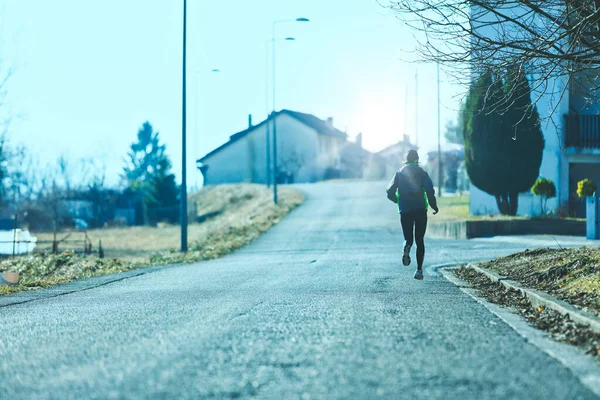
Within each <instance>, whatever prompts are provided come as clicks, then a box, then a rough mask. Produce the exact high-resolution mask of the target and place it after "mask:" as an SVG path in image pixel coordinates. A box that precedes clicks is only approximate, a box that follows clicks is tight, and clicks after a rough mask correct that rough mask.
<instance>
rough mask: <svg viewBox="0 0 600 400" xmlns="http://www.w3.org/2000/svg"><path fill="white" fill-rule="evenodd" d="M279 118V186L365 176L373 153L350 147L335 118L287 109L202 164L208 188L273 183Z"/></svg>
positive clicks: (232, 139)
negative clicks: (275, 128) (274, 138)
mask: <svg viewBox="0 0 600 400" xmlns="http://www.w3.org/2000/svg"><path fill="white" fill-rule="evenodd" d="M273 119H275V120H276V124H277V170H278V174H277V181H278V182H279V183H307V182H317V181H321V180H324V179H333V178H362V177H363V174H364V165H365V164H366V163H367V162H368V161H369V159H370V158H371V154H370V153H369V152H368V151H366V150H364V149H363V148H362V146H361V145H360V143H352V142H349V141H348V140H347V135H346V133H345V132H342V131H340V130H339V129H336V128H335V127H334V126H333V120H332V119H331V118H329V119H328V120H326V121H323V120H321V119H319V118H317V117H315V116H314V115H311V114H305V113H300V112H296V111H290V110H282V111H279V112H277V113H274V114H271V116H270V117H269V118H268V119H267V120H265V121H262V122H261V123H259V124H258V125H255V126H249V127H248V129H246V130H244V131H242V132H238V133H236V134H234V135H232V136H230V138H229V141H228V142H227V143H225V144H223V145H222V146H220V147H218V148H217V149H215V150H213V151H211V152H210V153H208V154H207V155H205V156H204V157H202V158H200V159H198V160H197V165H198V169H200V171H201V172H202V174H203V176H204V184H205V185H218V184H225V183H242V182H246V183H259V184H266V183H267V176H270V181H272V176H273V174H272V171H273V154H272V140H273V132H272V129H273V124H272V122H273ZM267 137H268V138H269V141H270V142H269V144H268V143H267ZM267 160H268V161H267ZM267 171H269V175H267Z"/></svg>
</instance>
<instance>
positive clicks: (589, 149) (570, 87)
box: [471, 26, 600, 217]
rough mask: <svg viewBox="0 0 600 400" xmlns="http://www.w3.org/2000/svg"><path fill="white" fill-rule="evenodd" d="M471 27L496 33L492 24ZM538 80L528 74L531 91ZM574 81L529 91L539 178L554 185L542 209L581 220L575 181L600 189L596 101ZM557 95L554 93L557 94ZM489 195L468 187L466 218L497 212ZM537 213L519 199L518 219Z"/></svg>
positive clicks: (524, 197) (527, 197)
mask: <svg viewBox="0 0 600 400" xmlns="http://www.w3.org/2000/svg"><path fill="white" fill-rule="evenodd" d="M477 29H480V30H483V31H484V32H485V34H489V35H491V36H493V35H497V33H496V32H495V29H498V28H497V27H493V26H482V27H479V28H477ZM540 79H541V78H540V77H539V76H537V75H535V74H533V75H530V76H529V80H530V84H531V86H532V87H536V83H539V82H540ZM575 82H576V81H574V80H569V79H568V78H567V77H566V76H560V77H550V78H547V80H546V82H545V84H544V85H543V86H542V87H543V88H552V90H548V91H545V92H539V91H538V92H536V91H535V90H534V92H533V93H532V97H533V99H532V100H533V101H536V104H537V109H538V113H539V115H540V120H541V121H542V132H543V135H544V139H545V148H544V152H543V159H542V164H541V167H540V176H543V177H545V178H548V179H550V180H552V181H553V182H554V183H555V185H556V192H557V193H556V197H555V198H553V199H551V200H549V201H548V210H549V211H550V212H554V213H557V214H565V215H566V214H569V215H575V216H578V217H583V216H585V206H584V203H583V202H582V201H580V200H579V199H578V198H577V195H576V189H577V182H578V181H580V180H582V179H584V178H588V179H592V180H594V181H595V182H596V184H598V186H600V98H598V101H596V102H593V103H592V104H590V102H589V101H586V99H585V96H584V93H583V91H582V90H581V89H580V87H578V84H577V83H575ZM558 94H560V95H558ZM497 213H498V207H497V205H496V200H495V198H494V197H493V196H490V195H489V194H487V193H485V192H483V191H481V190H479V189H477V188H476V187H474V186H471V214H472V215H484V214H497ZM540 213H541V207H540V202H539V200H538V199H537V198H535V196H533V195H532V194H531V193H523V194H521V195H520V196H519V208H518V211H517V214H518V215H530V216H535V215H539V214H540Z"/></svg>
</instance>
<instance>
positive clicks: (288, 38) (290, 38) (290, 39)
mask: <svg viewBox="0 0 600 400" xmlns="http://www.w3.org/2000/svg"><path fill="white" fill-rule="evenodd" d="M285 40H287V41H292V40H296V38H293V37H286V38H285Z"/></svg>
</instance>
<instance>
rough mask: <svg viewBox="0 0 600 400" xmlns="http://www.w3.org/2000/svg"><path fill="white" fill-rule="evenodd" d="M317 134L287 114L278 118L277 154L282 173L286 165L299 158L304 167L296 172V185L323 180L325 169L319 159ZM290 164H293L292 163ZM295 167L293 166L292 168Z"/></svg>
mask: <svg viewBox="0 0 600 400" xmlns="http://www.w3.org/2000/svg"><path fill="white" fill-rule="evenodd" d="M319 136H321V135H318V134H317V132H316V131H315V130H314V129H312V128H310V127H308V126H306V125H304V124H303V123H301V122H299V121H298V120H297V119H295V118H293V117H290V116H289V115H287V114H280V115H278V117H277V152H278V157H277V159H278V162H279V169H280V171H284V170H285V169H286V163H287V162H288V161H289V160H291V159H293V158H297V159H299V160H301V161H302V164H303V167H301V168H300V169H299V170H298V171H291V172H295V182H296V183H307V182H315V181H318V180H321V179H323V173H324V168H323V165H322V163H321V159H320V157H319V146H318V137H319ZM290 164H292V163H291V162H290ZM291 167H293V166H291Z"/></svg>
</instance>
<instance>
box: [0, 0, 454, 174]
mask: <svg viewBox="0 0 600 400" xmlns="http://www.w3.org/2000/svg"><path fill="white" fill-rule="evenodd" d="M384 2H385V0H384ZM182 3H183V1H179V0H104V1H97V0H96V1H91V0H89V1H81V0H52V1H46V0H3V2H2V4H1V5H0V34H1V39H0V46H1V47H0V56H1V57H2V60H3V62H4V65H5V66H6V65H9V66H11V67H13V68H14V69H15V73H14V76H13V77H12V78H11V80H10V82H9V95H8V98H7V105H8V108H7V110H8V111H10V113H11V114H12V115H14V116H19V117H18V118H16V119H15V123H14V125H13V127H12V130H11V133H10V140H11V142H12V143H22V144H25V145H26V146H28V147H29V148H30V149H31V151H32V152H35V153H37V154H39V156H40V159H41V161H42V163H47V162H53V161H54V160H55V159H56V158H57V156H58V155H60V154H61V153H65V154H67V155H68V156H70V157H72V158H73V159H75V158H78V157H89V156H92V155H94V154H99V155H104V157H106V159H107V161H108V163H109V169H108V173H109V181H110V182H111V183H116V182H117V180H118V174H119V172H120V169H121V167H122V165H123V162H122V159H123V157H124V156H125V155H126V152H127V149H128V146H129V144H130V143H131V142H132V141H133V140H134V139H135V135H136V132H137V129H138V127H139V126H140V125H141V124H142V123H143V122H144V121H146V120H148V121H150V122H151V123H152V125H153V126H154V127H155V128H156V129H157V130H158V131H159V132H160V133H161V137H162V139H163V141H164V142H165V143H166V144H167V152H168V154H169V155H170V157H171V159H172V161H173V166H174V170H175V172H176V174H177V175H178V176H179V173H180V169H181V156H180V153H181V144H180V143H181V142H180V137H181V28H182ZM296 17H306V18H309V19H310V20H311V22H310V23H293V24H281V25H278V33H279V36H281V37H286V36H293V37H295V38H296V39H297V41H295V42H281V43H279V44H278V50H277V61H278V63H277V69H278V71H277V72H278V74H277V108H278V109H281V108H288V109H292V110H296V111H301V112H306V113H312V114H315V115H316V116H318V117H320V118H322V119H325V118H327V117H333V118H334V124H335V125H336V126H337V127H338V128H340V129H342V130H345V129H347V130H348V134H349V135H350V137H351V138H354V136H356V134H357V133H359V132H364V145H365V147H366V148H368V149H369V150H372V151H376V150H380V149H382V148H384V147H385V146H387V145H389V144H391V143H394V142H396V141H398V140H399V139H400V138H401V136H402V134H403V132H404V129H405V123H404V110H405V106H404V103H405V93H406V87H407V85H408V107H407V109H408V118H407V121H406V130H407V132H408V133H409V134H411V135H412V134H414V121H415V109H416V107H415V78H414V76H415V71H416V70H417V68H418V70H419V92H420V96H419V99H418V117H419V136H420V144H421V145H422V146H425V147H427V146H431V145H433V144H434V143H436V140H437V119H436V117H437V114H436V113H437V111H436V101H437V100H436V99H437V98H436V85H435V76H436V75H435V66H434V65H415V64H409V63H405V62H402V61H401V58H405V59H407V58H411V57H412V56H410V55H409V54H407V53H405V51H406V50H413V49H414V47H415V42H414V40H413V37H412V33H411V32H410V31H409V30H408V29H407V28H405V27H404V26H403V24H402V22H401V21H399V20H398V19H396V18H394V17H393V16H392V15H391V14H390V13H389V12H388V11H387V10H386V9H384V8H382V7H381V6H380V5H378V4H377V2H376V1H375V0H327V1H324V0H294V1H291V0H256V1H252V2H250V1H246V0H229V1H210V2H209V1H199V0H188V27H189V29H188V71H189V77H188V112H189V114H188V145H189V153H188V159H189V168H190V179H189V183H190V184H194V183H197V178H196V176H197V172H196V170H195V169H193V168H194V160H195V159H196V158H197V157H199V156H202V155H204V154H205V153H207V152H208V151H210V150H212V149H213V148H215V147H217V146H218V145H220V144H222V143H223V142H225V141H226V140H227V138H228V137H229V136H230V135H231V134H233V133H235V132H237V131H240V130H242V129H244V128H246V126H247V119H248V114H253V117H254V121H255V122H259V121H261V120H263V119H264V118H265V117H266V99H265V78H266V54H265V52H266V49H265V42H266V40H267V39H268V38H270V36H271V22H272V21H273V20H276V19H288V18H291V19H293V18H296ZM213 68H219V69H220V70H221V72H220V73H218V74H214V73H211V69H213ZM442 81H444V82H443V84H442V104H443V106H442V127H443V126H444V125H445V121H446V120H448V119H452V118H454V117H455V115H456V109H457V107H458V102H459V95H460V93H461V90H462V89H461V88H459V87H457V86H454V85H452V84H451V83H449V82H445V81H446V78H445V75H444V74H442ZM197 94H199V99H200V100H199V101H198V102H197V101H196V95H197ZM196 110H199V112H198V113H196ZM196 121H198V123H197V124H196Z"/></svg>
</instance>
